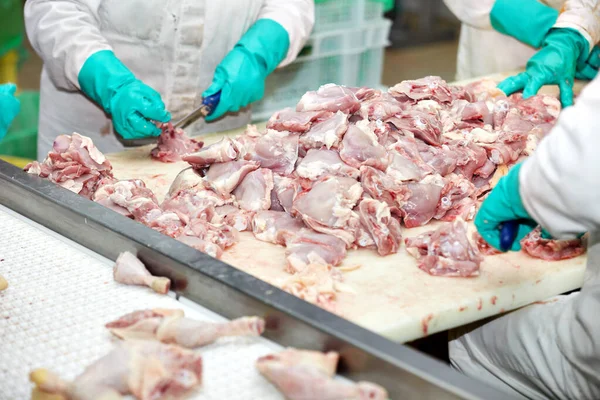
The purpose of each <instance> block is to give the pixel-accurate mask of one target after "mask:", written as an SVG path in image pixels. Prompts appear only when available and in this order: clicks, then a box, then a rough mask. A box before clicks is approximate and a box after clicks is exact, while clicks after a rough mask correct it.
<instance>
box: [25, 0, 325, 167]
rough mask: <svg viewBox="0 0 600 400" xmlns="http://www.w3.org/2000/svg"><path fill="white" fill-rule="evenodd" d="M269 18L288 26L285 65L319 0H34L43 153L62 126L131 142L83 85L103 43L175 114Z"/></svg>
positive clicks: (103, 143)
mask: <svg viewBox="0 0 600 400" xmlns="http://www.w3.org/2000/svg"><path fill="white" fill-rule="evenodd" d="M260 18H270V19H273V20H275V21H276V22H278V23H279V24H281V25H282V26H283V27H284V28H285V29H286V30H287V32H288V33H289V36H290V49H289V52H288V54H287V57H286V58H285V60H284V61H283V62H282V63H281V65H280V66H284V65H287V64H289V63H290V62H291V61H293V60H294V58H295V57H296V56H297V54H298V52H299V51H300V50H301V49H302V47H303V45H304V43H305V41H306V39H307V38H308V36H309V35H310V32H311V30H312V26H313V23H314V2H313V1H312V0H287V1H281V0H243V1H242V0H218V1H206V0H28V1H27V2H26V3H25V24H26V28H27V34H28V36H29V39H30V41H31V43H32V45H33V47H34V49H35V50H36V51H37V53H38V54H39V55H40V56H41V57H42V59H43V60H44V69H43V71H42V78H41V83H40V95H41V99H40V119H39V132H38V158H44V157H45V155H46V153H47V152H48V150H50V148H51V147H52V142H53V141H54V138H55V137H56V136H57V135H60V134H64V133H71V132H73V131H76V132H79V133H81V134H83V135H86V136H89V137H91V138H92V139H93V140H94V143H95V144H96V145H97V146H98V148H100V150H102V151H103V152H106V153H109V152H114V151H118V150H121V149H122V148H123V147H122V145H121V144H120V142H119V141H118V140H117V139H116V137H115V136H114V134H113V133H112V124H111V121H110V118H109V117H108V116H107V115H106V114H105V113H104V111H103V110H102V109H101V108H100V107H98V106H97V105H96V104H95V103H93V102H92V101H91V100H89V99H88V98H87V97H86V96H85V95H84V94H83V93H82V92H80V91H79V89H80V87H79V82H78V79H77V78H78V76H79V71H80V69H81V67H82V66H83V64H84V63H85V61H86V60H87V58H88V57H89V56H90V55H92V54H94V53H95V52H97V51H100V50H113V51H114V53H115V54H116V56H117V57H118V58H119V59H120V60H121V61H122V62H123V63H124V64H125V65H126V66H127V67H128V68H129V69H130V70H131V71H132V72H133V74H134V75H135V76H136V77H137V78H138V79H140V80H141V81H142V82H144V83H145V84H147V85H148V86H150V87H152V88H154V89H155V90H157V91H158V92H159V93H160V94H161V96H162V99H163V101H164V103H165V105H166V107H167V110H169V111H170V112H171V114H172V116H173V119H174V120H177V119H178V118H180V117H183V116H184V115H186V114H187V113H189V112H190V111H192V110H193V109H194V108H195V107H197V106H199V105H200V103H201V101H202V92H203V91H204V90H205V89H207V88H208V87H209V86H210V84H211V82H212V78H213V74H214V72H215V69H216V67H217V65H218V64H219V63H220V62H221V61H222V60H223V58H224V57H225V56H226V55H227V53H228V52H229V51H230V50H231V49H232V48H233V47H234V45H235V44H236V43H237V42H238V41H239V40H240V38H241V37H242V35H243V34H244V33H245V32H246V31H247V30H248V28H250V27H251V26H252V25H253V24H254V22H256V20H257V19H260ZM249 120H250V113H249V111H248V110H245V111H242V112H240V113H238V114H237V115H235V116H229V117H227V118H224V119H222V120H220V121H216V122H214V123H205V121H203V120H199V121H197V122H196V123H194V124H193V125H191V126H190V127H189V128H188V132H189V133H190V134H191V135H195V134H199V133H202V132H216V131H222V130H226V129H232V128H235V127H240V126H243V125H245V124H246V123H248V122H249Z"/></svg>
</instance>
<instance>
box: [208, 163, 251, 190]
mask: <svg viewBox="0 0 600 400" xmlns="http://www.w3.org/2000/svg"><path fill="white" fill-rule="evenodd" d="M259 165H260V164H259V163H258V162H256V161H245V160H238V161H228V162H224V163H215V164H212V165H211V166H210V167H209V168H208V171H207V172H206V175H205V176H204V183H205V185H206V188H207V189H212V190H214V191H215V192H216V193H218V194H220V195H221V196H226V195H229V194H230V193H231V192H233V190H234V189H235V188H236V187H237V186H238V185H239V184H240V182H241V181H242V179H244V177H245V176H246V175H247V174H248V173H249V172H250V171H254V170H256V169H258V167H259Z"/></svg>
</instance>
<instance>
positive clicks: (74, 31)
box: [25, 0, 112, 90]
mask: <svg viewBox="0 0 600 400" xmlns="http://www.w3.org/2000/svg"><path fill="white" fill-rule="evenodd" d="M99 4H100V0H96V1H49V0H28V1H26V2H25V28H26V30H27V36H28V38H29V41H30V42H31V45H32V46H33V48H34V49H35V51H36V52H37V53H38V54H39V55H40V57H41V58H42V60H43V61H44V65H45V67H46V70H47V71H48V73H49V74H50V78H51V79H52V82H54V84H55V85H56V86H57V87H59V88H61V89H65V90H75V89H80V85H79V80H78V76H79V71H80V70H81V67H83V64H84V63H85V61H86V60H87V59H88V58H89V57H90V56H91V55H92V54H94V53H96V52H98V51H101V50H112V48H111V46H110V45H109V44H108V42H107V40H106V39H105V38H104V37H103V36H102V34H101V33H100V30H99V29H98V20H97V18H98V15H97V9H98V6H99Z"/></svg>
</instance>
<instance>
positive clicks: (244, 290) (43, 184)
mask: <svg viewBox="0 0 600 400" xmlns="http://www.w3.org/2000/svg"><path fill="white" fill-rule="evenodd" d="M0 204H2V205H4V206H7V207H8V208H11V209H12V210H14V211H16V212H17V213H19V214H21V215H24V216H25V217H27V218H30V219H31V220H33V221H35V222H38V223H40V224H41V225H44V226H46V227H48V228H49V229H51V230H53V231H55V232H57V233H59V234H61V235H63V236H65V237H67V238H69V239H71V240H73V241H75V242H77V243H79V244H81V245H83V246H85V247H87V248H89V249H91V250H93V251H95V252H97V253H99V254H101V255H103V256H105V257H107V258H109V259H111V260H115V259H116V257H117V256H118V254H119V253H120V252H122V251H131V252H133V253H134V254H137V255H138V257H140V259H142V260H143V261H144V263H146V265H147V266H148V268H149V270H150V271H151V272H153V273H155V274H158V275H162V276H168V277H170V278H171V279H172V281H173V288H174V290H175V291H176V292H177V293H178V294H180V295H183V296H185V297H187V298H189V299H191V300H193V301H195V302H197V303H198V304H201V305H202V306H204V307H207V308H208V309H210V310H213V311H215V312H217V313H219V314H221V315H224V316H225V317H227V318H237V317H240V316H243V315H261V316H264V317H265V318H266V319H267V333H266V334H265V336H266V337H268V338H269V339H272V340H274V341H276V342H278V343H280V344H282V345H284V346H293V347H298V348H305V349H315V350H335V351H338V352H339V353H340V355H341V367H342V368H341V373H342V374H343V375H345V376H347V377H349V378H350V379H353V380H369V381H372V382H376V383H379V384H380V385H382V386H384V387H385V388H386V389H387V390H388V391H389V393H390V397H391V398H397V399H412V398H416V399H455V398H466V399H479V398H485V399H502V400H505V399H507V398H510V397H509V396H507V395H506V394H505V393H501V392H498V391H497V390H495V389H492V388H490V387H488V386H487V385H484V384H483V383H481V382H479V381H476V380H473V379H470V378H468V377H466V376H464V375H462V374H460V373H458V372H456V371H454V370H452V369H451V368H450V367H448V366H447V365H446V364H444V363H442V362H440V361H438V360H435V359H433V358H430V357H429V356H427V355H424V354H422V353H420V352H418V351H416V350H414V349H412V348H410V347H407V346H404V345H401V344H398V343H395V342H392V341H390V340H388V339H386V338H384V337H382V336H380V335H378V334H375V333H373V332H371V331H369V330H367V329H364V328H361V327H359V326H358V325H355V324H353V323H351V322H349V321H347V320H345V319H343V318H340V317H338V316H336V315H334V314H331V313H329V312H327V311H324V310H322V309H320V308H318V307H316V306H314V305H312V304H309V303H307V302H304V301H302V300H300V299H298V298H296V297H294V296H292V295H290V294H288V293H285V292H283V291H281V290H280V289H278V288H276V287H274V286H271V285H269V284H267V283H266V282H263V281H261V280H259V279H257V278H254V277H253V276H251V275H249V274H246V273H245V272H242V271H240V270H238V269H236V268H234V267H232V266H230V265H228V264H226V263H224V262H221V261H219V260H216V259H214V258H212V257H210V256H208V255H206V254H203V253H201V252H199V251H196V250H194V249H193V248H191V247H188V246H186V245H184V244H182V243H180V242H178V241H176V240H174V239H171V238H169V237H166V236H163V235H161V234H160V233H158V232H155V231H153V230H152V229H149V228H147V227H145V226H143V225H141V224H139V223H137V222H134V221H131V220H129V219H127V218H125V217H123V216H121V215H119V214H118V213H115V212H113V211H111V210H109V209H107V208H105V207H103V206H101V205H99V204H96V203H93V202H91V201H89V200H87V199H85V198H83V197H80V196H78V195H76V194H74V193H72V192H70V191H68V190H66V189H63V188H61V187H59V186H57V185H55V184H53V183H51V182H49V181H45V180H42V179H40V178H38V177H36V176H32V175H28V174H26V173H25V172H23V171H21V170H20V169H18V168H17V167H14V166H12V165H10V164H8V163H6V162H4V161H1V160H0ZM40 273H43V272H40Z"/></svg>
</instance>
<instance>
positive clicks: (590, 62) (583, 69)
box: [575, 45, 600, 81]
mask: <svg viewBox="0 0 600 400" xmlns="http://www.w3.org/2000/svg"><path fill="white" fill-rule="evenodd" d="M598 68H600V47H598V45H596V46H594V48H593V49H592V52H591V53H590V55H589V56H588V58H587V59H586V60H585V62H583V63H577V71H576V72H575V78H576V79H581V80H588V81H591V80H592V79H594V78H595V77H596V75H598Z"/></svg>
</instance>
